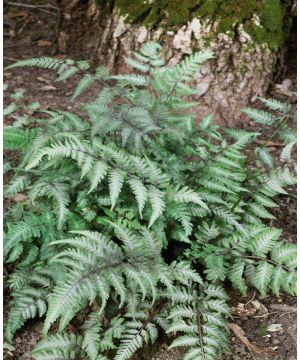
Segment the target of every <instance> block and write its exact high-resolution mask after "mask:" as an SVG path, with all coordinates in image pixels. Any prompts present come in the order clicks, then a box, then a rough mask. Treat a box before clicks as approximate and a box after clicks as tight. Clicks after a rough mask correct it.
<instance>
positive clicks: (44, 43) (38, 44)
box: [36, 40, 53, 47]
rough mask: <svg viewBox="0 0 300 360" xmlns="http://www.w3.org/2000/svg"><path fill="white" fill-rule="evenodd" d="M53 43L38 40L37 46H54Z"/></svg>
mask: <svg viewBox="0 0 300 360" xmlns="http://www.w3.org/2000/svg"><path fill="white" fill-rule="evenodd" d="M52 45H53V44H52V42H51V41H48V40H38V42H37V45H36V46H39V47H46V46H52Z"/></svg>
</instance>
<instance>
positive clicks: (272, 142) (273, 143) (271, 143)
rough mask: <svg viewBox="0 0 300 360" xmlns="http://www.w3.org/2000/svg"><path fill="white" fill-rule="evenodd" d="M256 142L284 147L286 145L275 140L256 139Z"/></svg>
mask: <svg viewBox="0 0 300 360" xmlns="http://www.w3.org/2000/svg"><path fill="white" fill-rule="evenodd" d="M256 143H257V144H259V145H264V146H278V147H284V146H285V145H284V144H283V143H279V142H274V141H267V140H256Z"/></svg>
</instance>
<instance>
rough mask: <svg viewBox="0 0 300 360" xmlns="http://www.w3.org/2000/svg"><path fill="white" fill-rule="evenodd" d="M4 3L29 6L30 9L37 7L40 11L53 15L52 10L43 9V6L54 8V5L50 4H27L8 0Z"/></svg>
mask: <svg viewBox="0 0 300 360" xmlns="http://www.w3.org/2000/svg"><path fill="white" fill-rule="evenodd" d="M6 4H7V5H12V6H21V7H26V8H31V9H37V10H39V11H41V12H44V13H46V14H51V15H54V14H53V12H51V11H48V10H45V9H44V8H48V9H56V8H55V7H53V6H51V5H29V4H22V3H14V2H8V3H6Z"/></svg>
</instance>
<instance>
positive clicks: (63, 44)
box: [57, 31, 68, 53]
mask: <svg viewBox="0 0 300 360" xmlns="http://www.w3.org/2000/svg"><path fill="white" fill-rule="evenodd" d="M67 39H68V36H67V34H66V33H65V32H64V31H61V32H60V33H59V37H58V40H57V42H58V50H59V51H60V52H62V53H66V52H67Z"/></svg>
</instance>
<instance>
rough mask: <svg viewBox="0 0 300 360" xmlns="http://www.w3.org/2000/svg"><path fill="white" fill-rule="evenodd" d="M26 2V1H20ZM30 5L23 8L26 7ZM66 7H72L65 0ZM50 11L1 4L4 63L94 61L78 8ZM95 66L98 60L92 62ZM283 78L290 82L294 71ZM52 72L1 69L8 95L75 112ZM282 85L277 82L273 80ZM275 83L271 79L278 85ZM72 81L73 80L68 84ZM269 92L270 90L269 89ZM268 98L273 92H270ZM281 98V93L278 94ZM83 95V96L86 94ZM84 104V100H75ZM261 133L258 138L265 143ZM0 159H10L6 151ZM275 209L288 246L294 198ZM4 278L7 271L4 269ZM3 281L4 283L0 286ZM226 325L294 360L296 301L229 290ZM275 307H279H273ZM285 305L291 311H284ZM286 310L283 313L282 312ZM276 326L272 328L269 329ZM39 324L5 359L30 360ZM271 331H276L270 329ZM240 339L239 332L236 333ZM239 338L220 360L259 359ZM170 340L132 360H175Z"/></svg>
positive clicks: (91, 39)
mask: <svg viewBox="0 0 300 360" xmlns="http://www.w3.org/2000/svg"><path fill="white" fill-rule="evenodd" d="M22 3H23V4H27V2H26V1H23V2H22ZM32 3H34V2H31V3H29V2H28V4H32ZM69 3H72V1H70V2H69ZM43 4H44V5H45V4H49V5H50V6H52V7H49V8H46V7H43V8H38V7H33V8H31V7H25V6H23V7H19V6H11V5H5V6H4V65H9V64H11V63H13V62H14V61H16V60H21V59H26V58H30V57H39V56H56V57H60V58H65V57H66V56H67V57H68V58H73V59H76V60H83V59H84V60H88V59H93V60H95V53H96V49H97V44H98V38H97V31H99V29H97V26H93V27H91V26H90V24H89V22H88V21H87V20H86V17H85V16H84V10H85V9H84V8H82V7H80V6H77V7H75V8H74V9H73V10H72V11H71V13H69V14H67V15H66V14H61V13H60V12H59V11H58V10H57V9H55V6H56V5H55V4H56V1H50V0H49V1H46V0H45V1H44V2H43ZM98 63H100V64H101V59H100V61H98ZM289 68H291V69H292V70H291V71H290V73H289V74H288V75H286V76H288V77H289V78H290V80H291V81H292V82H293V83H294V81H295V76H296V75H295V68H294V65H293V64H292V65H291V66H289ZM53 79H54V77H53V74H51V73H50V72H49V71H43V70H36V69H34V73H33V71H32V70H27V69H22V70H18V69H17V70H10V71H5V73H4V81H5V83H7V84H8V85H9V89H10V92H13V91H15V90H17V89H20V88H23V89H25V90H26V101H28V102H33V101H37V100H38V101H39V102H41V104H42V107H43V108H57V107H59V108H61V109H68V110H70V109H72V111H75V112H78V113H80V105H81V103H80V101H76V102H75V103H72V102H71V101H70V99H69V97H68V96H69V95H70V94H71V93H72V90H73V89H74V87H75V84H74V82H72V81H68V82H66V83H59V84H58V83H54V82H53ZM279 80H280V81H282V80H283V78H282V77H281V79H280V77H279ZM279 80H277V81H279ZM73 81H74V80H73ZM273 88H276V86H274V87H273ZM272 95H273V94H272ZM281 95H282V94H281ZM85 96H89V94H86V95H85ZM81 101H84V97H82V98H81ZM244 127H247V128H248V129H251V130H254V131H256V130H258V129H257V127H256V126H255V125H254V124H251V123H249V124H247V125H244ZM267 137H268V134H267V133H264V132H263V133H262V136H261V138H262V139H266V138H267ZM271 150H272V151H273V154H275V155H276V154H279V152H280V150H281V149H280V148H279V147H275V148H272V149H271ZM5 156H8V157H10V156H12V154H11V153H7V154H5ZM277 202H278V203H279V205H280V207H278V208H275V210H274V215H275V216H276V217H277V220H275V221H273V223H272V225H274V226H276V227H280V228H283V230H284V238H285V239H286V240H287V241H289V242H296V200H295V199H294V198H292V197H291V198H289V197H283V196H282V197H279V198H278V199H277ZM4 270H5V271H4V272H5V274H7V273H8V272H9V271H10V270H9V269H4ZM5 280H6V277H5V279H4V282H5ZM230 295H231V298H232V302H231V305H232V309H233V319H232V320H231V322H232V323H234V324H236V325H238V326H239V328H238V331H239V332H240V331H241V330H243V331H244V333H245V334H244V335H245V337H246V338H247V339H248V340H249V341H250V344H255V345H258V346H260V347H261V349H266V348H274V349H275V350H276V353H277V355H275V356H273V357H271V358H272V359H274V360H296V312H295V306H296V300H295V299H294V298H293V297H289V296H283V295H282V296H280V297H279V298H275V297H273V296H270V297H266V298H262V297H260V295H259V294H257V293H255V292H253V291H252V292H250V293H249V295H248V296H247V297H245V298H242V297H241V296H239V295H238V294H236V293H234V292H232V293H231V294H230ZM9 300H10V294H9V292H8V288H7V287H5V293H4V321H5V319H6V318H7V313H8V310H9ZM274 305H275V307H276V305H279V306H280V307H281V308H280V309H274ZM285 306H291V307H292V308H291V309H287V308H285ZM287 310H289V311H287ZM275 324H277V325H275ZM41 329H42V321H41V320H32V321H29V322H28V323H27V324H26V326H24V327H23V329H22V330H20V331H18V332H17V334H16V337H15V340H14V350H12V349H11V350H9V349H4V359H6V360H13V359H16V360H17V359H18V360H30V359H32V357H31V355H30V352H31V350H32V348H33V347H34V346H35V344H36V343H37V342H38V341H39V340H40V339H41ZM273 330H276V331H273ZM240 335H241V333H240ZM241 338H242V336H237V334H234V333H232V334H231V346H232V353H231V354H228V355H226V356H224V358H223V360H248V359H249V360H250V359H256V360H262V359H267V357H266V355H262V354H259V353H254V352H253V351H252V350H251V345H250V346H249V344H248V345H246V344H245V341H244V342H242V341H241ZM169 342H170V339H166V338H164V337H161V339H160V341H158V343H157V345H156V346H155V347H154V348H152V349H150V348H149V349H147V348H146V349H143V351H140V352H139V353H138V354H137V355H136V356H135V357H134V360H181V359H182V358H183V353H184V351H183V350H182V351H180V350H168V344H169ZM269 359H270V357H269Z"/></svg>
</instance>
